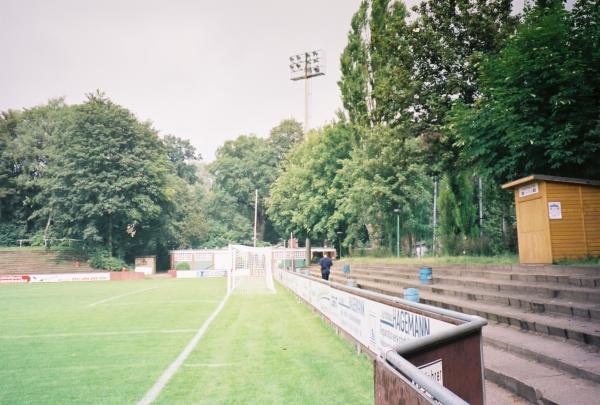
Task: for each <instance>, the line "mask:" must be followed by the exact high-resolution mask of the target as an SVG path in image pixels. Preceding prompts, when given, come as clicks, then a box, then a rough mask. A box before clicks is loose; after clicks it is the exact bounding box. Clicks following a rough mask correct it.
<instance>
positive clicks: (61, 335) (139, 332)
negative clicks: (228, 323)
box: [0, 329, 196, 339]
mask: <svg viewBox="0 0 600 405" xmlns="http://www.w3.org/2000/svg"><path fill="white" fill-rule="evenodd" d="M192 332H196V329H159V330H128V331H122V332H88V333H48V334H44V335H4V336H2V335H0V339H37V338H64V337H92V336H121V335H147V334H151V333H192Z"/></svg>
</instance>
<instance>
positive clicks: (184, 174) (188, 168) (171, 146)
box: [162, 135, 202, 184]
mask: <svg viewBox="0 0 600 405" xmlns="http://www.w3.org/2000/svg"><path fill="white" fill-rule="evenodd" d="M162 141H163V144H164V147H165V150H166V153H167V158H168V159H169V161H170V162H171V163H172V164H173V165H174V166H175V173H176V174H177V176H179V177H181V178H182V179H184V180H185V181H186V182H188V183H189V184H194V183H196V181H198V177H197V176H196V167H195V166H194V164H193V162H194V161H197V160H201V159H202V156H201V155H200V154H199V153H196V148H195V147H194V146H193V145H192V144H191V143H190V141H189V140H187V139H181V138H178V137H176V136H173V135H167V136H165V137H163V138H162Z"/></svg>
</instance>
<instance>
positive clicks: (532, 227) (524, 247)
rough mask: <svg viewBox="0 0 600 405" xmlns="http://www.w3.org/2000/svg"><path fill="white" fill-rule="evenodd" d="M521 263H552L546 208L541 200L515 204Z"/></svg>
mask: <svg viewBox="0 0 600 405" xmlns="http://www.w3.org/2000/svg"><path fill="white" fill-rule="evenodd" d="M517 207H518V208H517V209H518V211H519V212H518V218H519V219H518V222H517V224H518V227H519V229H518V231H519V258H520V261H521V263H552V250H551V245H550V235H549V230H548V219H547V214H546V206H545V204H544V199H543V198H536V199H534V200H529V201H521V202H520V203H518V204H517Z"/></svg>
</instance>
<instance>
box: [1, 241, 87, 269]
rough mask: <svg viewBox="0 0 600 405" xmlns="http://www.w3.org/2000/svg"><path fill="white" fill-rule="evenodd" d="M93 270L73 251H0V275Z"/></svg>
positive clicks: (16, 249)
mask: <svg viewBox="0 0 600 405" xmlns="http://www.w3.org/2000/svg"><path fill="white" fill-rule="evenodd" d="M93 270H94V269H93V268H92V267H90V266H89V265H88V263H87V262H86V261H85V259H83V258H82V257H80V256H77V255H75V254H73V253H68V252H54V251H47V250H43V249H40V250H32V249H19V248H15V249H14V250H1V251H0V275H11V274H12V275H15V274H45V273H78V272H89V271H93Z"/></svg>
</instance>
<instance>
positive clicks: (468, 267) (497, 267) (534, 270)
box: [334, 261, 600, 276]
mask: <svg viewBox="0 0 600 405" xmlns="http://www.w3.org/2000/svg"><path fill="white" fill-rule="evenodd" d="M344 264H348V263H346V262H344V261H341V262H335V263H334V268H335V267H339V268H340V269H341V268H342V266H343V265H344ZM350 266H351V269H354V268H363V269H376V270H380V269H386V270H415V271H416V270H418V269H420V268H422V267H431V268H433V271H434V272H436V271H452V272H473V271H482V272H504V273H513V274H546V275H559V276H564V275H588V276H598V274H600V266H595V265H592V266H558V265H516V264H433V265H427V264H424V265H417V264H363V263H360V264H350Z"/></svg>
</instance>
